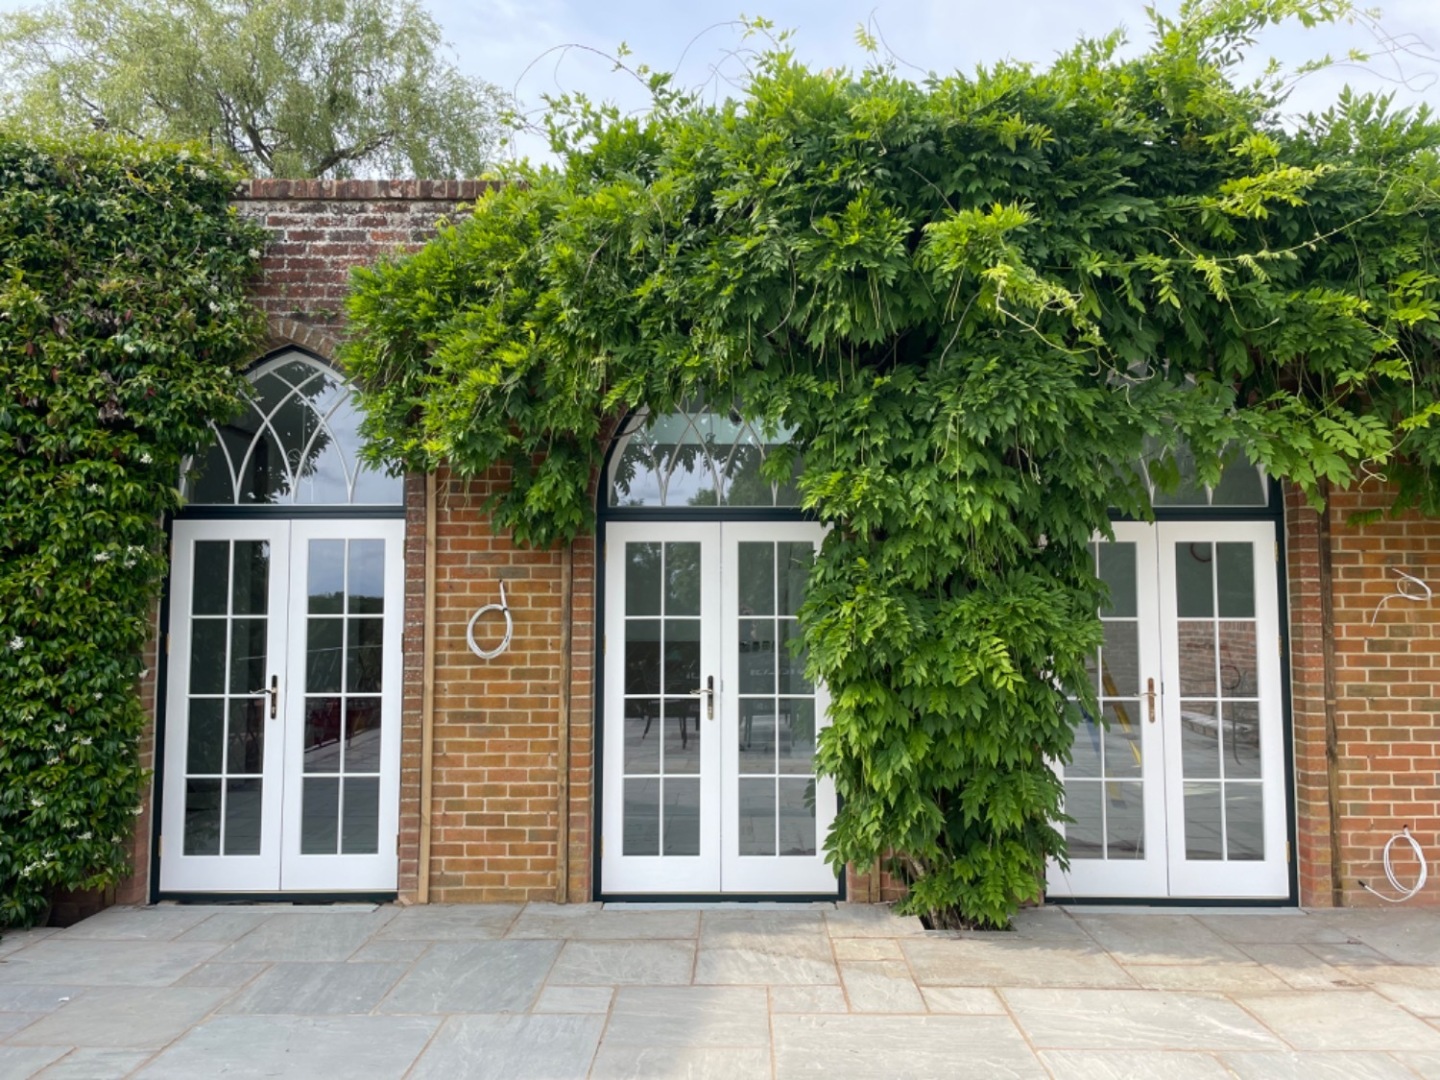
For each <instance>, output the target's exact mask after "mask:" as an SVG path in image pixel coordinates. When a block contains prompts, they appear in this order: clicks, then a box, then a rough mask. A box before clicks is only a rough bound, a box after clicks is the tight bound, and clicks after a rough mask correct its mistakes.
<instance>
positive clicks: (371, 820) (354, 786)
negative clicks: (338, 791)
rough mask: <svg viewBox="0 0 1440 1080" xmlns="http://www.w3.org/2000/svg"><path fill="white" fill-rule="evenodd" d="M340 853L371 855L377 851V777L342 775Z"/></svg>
mask: <svg viewBox="0 0 1440 1080" xmlns="http://www.w3.org/2000/svg"><path fill="white" fill-rule="evenodd" d="M344 793H345V798H344V801H343V805H344V808H345V809H344V816H343V817H342V818H341V820H340V854H342V855H374V854H376V853H377V852H379V850H380V778H379V777H378V776H361V777H353V776H347V777H346V778H345V789H344Z"/></svg>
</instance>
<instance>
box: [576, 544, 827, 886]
mask: <svg viewBox="0 0 1440 1080" xmlns="http://www.w3.org/2000/svg"><path fill="white" fill-rule="evenodd" d="M822 536H823V529H822V528H821V527H820V526H818V525H814V524H810V523H805V522H788V523H775V522H769V523H745V524H737V523H718V522H703V523H702V522H677V523H653V522H647V523H644V524H641V523H631V522H624V523H612V524H611V525H610V526H609V529H608V532H607V536H606V567H605V600H606V616H605V629H604V635H605V643H604V655H605V659H604V663H605V702H604V725H605V732H604V735H605V749H604V758H603V763H602V770H603V773H602V775H603V782H604V789H603V798H602V807H601V823H602V827H601V889H602V891H604V892H606V893H609V894H612V895H613V894H632V893H633V894H643V893H674V894H681V893H690V894H710V893H746V894H807V895H831V896H833V895H835V894H836V892H837V888H838V886H837V878H836V875H835V872H834V870H832V869H831V868H830V867H829V866H828V865H827V864H826V863H825V858H824V842H825V836H826V833H827V832H828V830H829V828H830V825H831V823H832V822H833V821H834V817H835V790H834V784H833V783H832V782H831V781H829V780H828V779H823V778H818V777H817V776H816V775H815V766H814V754H815V737H816V733H817V731H818V730H819V729H820V728H821V727H823V726H824V725H825V723H826V719H825V717H826V711H827V708H828V705H829V698H828V695H827V694H826V692H825V689H824V687H821V686H815V685H813V684H811V683H809V682H807V681H806V679H805V674H804V667H805V664H804V659H803V657H801V656H799V655H798V654H796V653H795V652H794V651H792V649H791V647H790V643H791V642H792V641H794V640H796V639H797V638H798V636H799V630H798V623H797V621H796V618H795V616H796V613H797V612H798V610H799V607H800V603H801V601H802V599H803V596H804V588H805V580H806V576H807V574H808V572H809V568H810V564H811V562H812V561H813V559H814V554H815V551H816V549H817V548H818V547H819V544H820V540H821V538H822Z"/></svg>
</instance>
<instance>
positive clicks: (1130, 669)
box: [1100, 622, 1140, 697]
mask: <svg viewBox="0 0 1440 1080" xmlns="http://www.w3.org/2000/svg"><path fill="white" fill-rule="evenodd" d="M1104 630H1105V645H1104V647H1103V648H1102V649H1101V650H1100V692H1101V693H1102V694H1104V695H1106V696H1107V697H1134V696H1135V695H1137V694H1139V693H1140V636H1139V635H1140V627H1139V624H1138V623H1133V622H1106V623H1105V624H1104Z"/></svg>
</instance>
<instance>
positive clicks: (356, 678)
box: [316, 619, 385, 694]
mask: <svg viewBox="0 0 1440 1080" xmlns="http://www.w3.org/2000/svg"><path fill="white" fill-rule="evenodd" d="M316 621H318V620H316ZM346 624H347V627H346V629H347V630H348V634H347V639H348V640H347V642H346V644H347V648H346V650H345V689H346V690H347V691H348V692H349V693H352V694H378V693H380V692H381V690H382V689H383V687H382V686H381V676H382V674H383V672H384V665H385V620H384V619H347V620H346Z"/></svg>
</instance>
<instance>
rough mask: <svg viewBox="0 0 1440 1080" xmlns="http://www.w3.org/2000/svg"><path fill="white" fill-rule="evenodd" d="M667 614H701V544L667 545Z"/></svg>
mask: <svg viewBox="0 0 1440 1080" xmlns="http://www.w3.org/2000/svg"><path fill="white" fill-rule="evenodd" d="M665 614H666V615H699V614H700V545H699V544H695V543H686V544H666V545H665Z"/></svg>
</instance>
